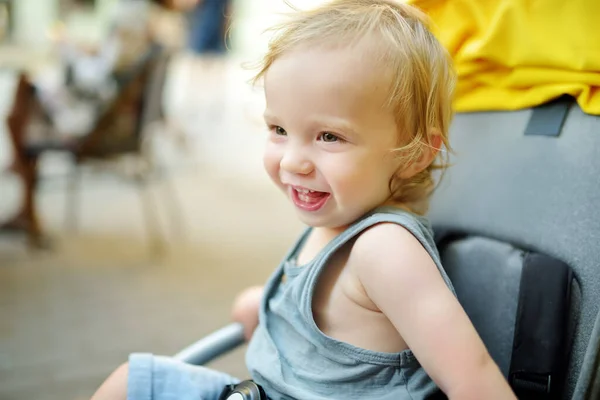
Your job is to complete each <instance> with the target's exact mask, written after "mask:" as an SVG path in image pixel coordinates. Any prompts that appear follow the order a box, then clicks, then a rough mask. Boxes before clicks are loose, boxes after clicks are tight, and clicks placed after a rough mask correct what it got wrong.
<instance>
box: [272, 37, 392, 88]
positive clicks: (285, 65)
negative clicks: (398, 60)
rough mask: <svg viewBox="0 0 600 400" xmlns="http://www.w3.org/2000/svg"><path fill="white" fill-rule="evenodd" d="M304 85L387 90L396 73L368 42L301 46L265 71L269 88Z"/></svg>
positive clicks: (286, 53)
mask: <svg viewBox="0 0 600 400" xmlns="http://www.w3.org/2000/svg"><path fill="white" fill-rule="evenodd" d="M300 82H303V83H305V85H301V87H302V86H307V87H308V86H310V87H313V86H314V87H315V88H317V89H318V88H321V89H322V90H323V91H331V90H333V91H339V92H360V93H361V94H364V93H363V92H374V91H377V92H381V91H382V90H383V89H385V90H384V91H385V92H386V93H387V92H389V90H388V89H389V87H390V84H391V82H392V74H391V73H390V71H389V70H388V69H387V68H386V67H385V64H384V63H383V62H382V61H381V57H379V56H378V54H377V51H376V50H375V49H374V48H372V47H371V48H370V47H369V46H368V42H364V43H356V44H353V45H343V44H329V43H325V44H312V45H308V44H307V45H302V46H297V47H295V48H293V49H290V50H288V51H286V52H285V53H284V54H282V55H280V56H279V57H278V58H276V59H275V60H274V62H273V63H272V65H271V66H270V67H269V69H268V70H267V71H266V74H265V86H266V88H267V90H269V89H270V88H273V86H276V87H275V88H274V89H280V88H283V87H287V88H288V89H291V88H292V87H297V86H298V84H299V83H300Z"/></svg>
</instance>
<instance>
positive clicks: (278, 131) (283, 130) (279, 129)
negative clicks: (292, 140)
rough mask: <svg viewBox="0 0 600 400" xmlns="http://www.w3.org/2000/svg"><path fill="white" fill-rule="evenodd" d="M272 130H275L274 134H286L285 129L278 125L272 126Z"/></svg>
mask: <svg viewBox="0 0 600 400" xmlns="http://www.w3.org/2000/svg"><path fill="white" fill-rule="evenodd" d="M273 131H274V132H275V134H276V135H279V136H287V132H286V131H285V129H283V128H282V127H280V126H274V127H273Z"/></svg>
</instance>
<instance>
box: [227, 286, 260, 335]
mask: <svg viewBox="0 0 600 400" xmlns="http://www.w3.org/2000/svg"><path fill="white" fill-rule="evenodd" d="M263 291H264V287H262V286H252V287H249V288H247V289H244V290H243V291H242V292H240V294H238V295H237V297H236V298H235V301H234V302H233V307H232V309H231V317H232V318H233V320H234V321H236V322H240V323H241V324H242V325H244V337H245V338H246V340H250V338H251V337H252V334H253V333H254V330H255V329H256V326H257V325H258V308H259V307H260V301H261V299H262V295H263Z"/></svg>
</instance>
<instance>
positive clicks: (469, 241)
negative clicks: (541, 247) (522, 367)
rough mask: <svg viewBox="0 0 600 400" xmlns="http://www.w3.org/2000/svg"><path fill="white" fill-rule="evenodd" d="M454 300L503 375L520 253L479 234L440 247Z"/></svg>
mask: <svg viewBox="0 0 600 400" xmlns="http://www.w3.org/2000/svg"><path fill="white" fill-rule="evenodd" d="M440 255H441V257H442V265H444V269H445V270H446V272H447V273H448V276H449V277H450V280H451V281H452V284H453V285H454V289H455V290H456V294H457V296H458V300H459V301H460V303H461V304H462V306H463V308H464V309H465V311H466V312H467V314H468V315H469V318H470V319H471V322H473V325H474V326H475V328H476V329H477V332H478V333H479V336H481V339H482V340H483V342H484V343H485V344H486V346H487V348H488V350H489V352H490V355H491V356H492V358H493V359H494V361H496V363H497V364H498V366H499V367H500V370H501V371H502V373H503V374H504V376H505V377H508V371H509V368H510V361H511V355H512V349H513V341H514V340H513V339H514V334H515V318H516V314H517V307H518V305H519V288H520V285H521V271H522V269H523V252H522V251H520V250H517V249H515V248H514V247H512V246H510V245H508V244H505V243H501V242H497V241H494V240H490V239H485V238H481V237H467V238H465V239H460V240H457V241H454V242H452V243H450V244H449V245H448V246H446V247H444V248H443V249H440Z"/></svg>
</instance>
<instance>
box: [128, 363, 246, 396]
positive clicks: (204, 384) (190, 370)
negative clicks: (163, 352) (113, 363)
mask: <svg viewBox="0 0 600 400" xmlns="http://www.w3.org/2000/svg"><path fill="white" fill-rule="evenodd" d="M128 379H129V380H128V384H127V400H218V398H219V395H220V394H221V392H222V391H223V388H224V387H225V386H226V385H231V384H235V383H238V382H239V379H236V378H233V377H231V376H229V375H227V374H225V373H222V372H218V371H215V370H212V369H209V368H205V367H197V366H193V365H189V364H185V363H182V362H180V361H176V360H174V359H172V358H169V357H161V356H154V355H152V354H145V353H137V354H132V355H130V356H129V378H128Z"/></svg>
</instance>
